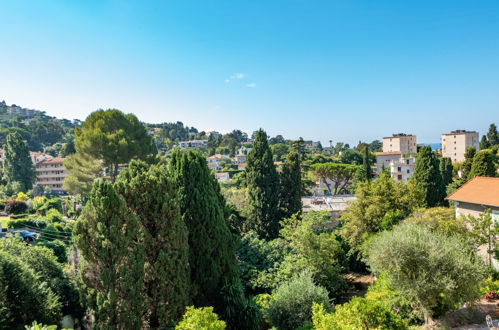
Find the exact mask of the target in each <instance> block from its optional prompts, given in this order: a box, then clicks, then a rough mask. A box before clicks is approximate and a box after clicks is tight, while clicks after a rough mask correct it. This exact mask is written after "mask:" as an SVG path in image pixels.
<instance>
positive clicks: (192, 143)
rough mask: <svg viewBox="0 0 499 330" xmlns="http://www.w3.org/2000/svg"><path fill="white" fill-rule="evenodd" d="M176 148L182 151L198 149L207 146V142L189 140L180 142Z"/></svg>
mask: <svg viewBox="0 0 499 330" xmlns="http://www.w3.org/2000/svg"><path fill="white" fill-rule="evenodd" d="M178 146H179V147H180V148H182V149H185V148H199V147H205V146H208V140H189V141H180V142H179V143H178Z"/></svg>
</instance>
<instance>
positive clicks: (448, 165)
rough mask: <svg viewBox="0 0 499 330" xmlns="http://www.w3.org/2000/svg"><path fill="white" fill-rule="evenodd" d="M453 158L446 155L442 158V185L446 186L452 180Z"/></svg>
mask: <svg viewBox="0 0 499 330" xmlns="http://www.w3.org/2000/svg"><path fill="white" fill-rule="evenodd" d="M452 171H453V167H452V160H451V159H450V158H448V157H444V158H442V159H441V160H440V174H441V175H442V187H443V189H444V191H445V188H446V187H447V185H448V184H449V183H451V182H452Z"/></svg>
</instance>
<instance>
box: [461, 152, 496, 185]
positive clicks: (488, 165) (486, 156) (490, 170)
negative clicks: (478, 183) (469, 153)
mask: <svg viewBox="0 0 499 330" xmlns="http://www.w3.org/2000/svg"><path fill="white" fill-rule="evenodd" d="M494 162H495V155H494V154H493V153H492V152H491V151H490V150H481V151H479V152H477V153H476V155H475V156H474V157H473V163H472V165H471V170H470V174H469V176H468V180H470V179H472V178H474V177H475V176H488V177H495V176H496V165H495V163H494Z"/></svg>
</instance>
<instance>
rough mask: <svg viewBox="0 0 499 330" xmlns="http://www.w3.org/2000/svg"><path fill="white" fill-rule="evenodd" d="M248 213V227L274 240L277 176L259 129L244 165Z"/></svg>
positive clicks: (277, 218)
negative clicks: (246, 163)
mask: <svg viewBox="0 0 499 330" xmlns="http://www.w3.org/2000/svg"><path fill="white" fill-rule="evenodd" d="M246 184H247V187H248V202H249V208H250V210H249V214H250V216H249V217H248V220H247V221H248V226H247V227H248V228H251V229H254V230H255V231H256V232H257V233H258V234H259V235H260V236H261V237H263V238H266V239H274V238H276V237H277V236H278V234H279V220H280V219H279V214H278V202H279V200H278V197H279V196H278V194H279V177H278V175H277V171H276V168H275V165H274V162H273V160H272V152H271V151H270V148H269V145H268V141H267V134H266V133H265V132H264V131H263V130H262V129H260V130H258V131H257V132H256V134H255V140H254V143H253V149H251V151H250V153H249V155H248V165H247V166H246Z"/></svg>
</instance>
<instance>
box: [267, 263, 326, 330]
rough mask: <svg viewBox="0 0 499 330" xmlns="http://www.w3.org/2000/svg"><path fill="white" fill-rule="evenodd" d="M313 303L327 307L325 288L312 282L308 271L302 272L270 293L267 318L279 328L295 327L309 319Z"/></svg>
mask: <svg viewBox="0 0 499 330" xmlns="http://www.w3.org/2000/svg"><path fill="white" fill-rule="evenodd" d="M313 303H319V304H324V306H328V307H329V306H330V303H329V298H328V293H327V290H326V289H325V288H323V287H321V286H317V285H315V284H314V282H313V280H312V274H311V273H310V272H302V273H300V274H298V275H296V276H294V277H293V278H292V279H291V280H290V281H288V282H285V283H283V284H281V285H280V286H279V287H278V288H277V289H276V290H275V291H274V292H273V293H272V300H271V301H270V305H269V308H268V315H269V319H270V321H271V323H272V324H273V325H274V326H276V327H277V328H279V329H283V330H284V329H296V328H298V327H300V326H302V325H303V324H304V323H305V322H307V321H311V319H312V304H313Z"/></svg>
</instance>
